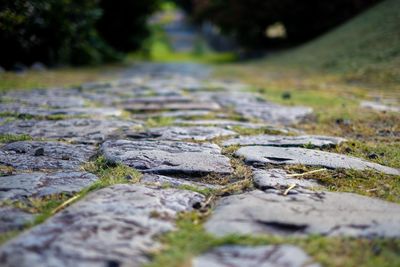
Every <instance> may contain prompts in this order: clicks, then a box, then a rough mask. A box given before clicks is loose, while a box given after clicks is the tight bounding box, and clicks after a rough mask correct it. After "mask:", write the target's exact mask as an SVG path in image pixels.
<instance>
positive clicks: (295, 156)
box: [0, 63, 400, 267]
mask: <svg viewBox="0 0 400 267" xmlns="http://www.w3.org/2000/svg"><path fill="white" fill-rule="evenodd" d="M208 73H209V71H208V70H207V69H206V68H205V67H203V66H200V65H194V64H150V63H149V64H141V65H137V66H136V67H134V68H132V70H130V71H129V73H128V72H127V73H125V74H124V76H125V77H124V78H123V79H121V80H116V81H112V82H106V83H90V84H82V85H81V86H79V87H76V88H64V89H47V90H45V89H40V90H39V89H38V90H23V91H22V90H21V91H18V90H14V91H9V92H6V93H4V94H3V95H2V99H3V101H2V103H1V105H0V112H2V114H7V113H8V114H14V115H18V116H14V117H13V119H5V118H2V119H1V125H0V132H1V133H2V134H9V136H10V137H11V136H20V137H21V136H24V137H26V139H27V140H23V141H15V142H9V143H5V144H3V145H1V147H0V164H1V167H2V176H1V177H0V200H1V201H2V203H4V204H3V205H2V206H1V208H0V217H1V227H0V231H1V232H3V233H4V232H8V231H13V230H14V231H15V230H18V229H22V227H23V226H24V225H26V223H28V222H30V221H34V217H35V214H32V213H29V212H27V210H29V209H27V207H29V206H30V205H32V203H30V202H31V201H32V199H33V198H42V199H44V200H43V201H46V199H47V200H51V199H52V198H55V196H57V195H63V196H73V195H74V194H77V193H78V196H80V197H79V199H75V201H74V202H73V203H71V205H70V206H68V205H64V206H61V208H59V209H58V210H57V211H58V212H54V214H51V216H50V217H49V218H48V219H47V220H45V221H44V222H43V223H39V224H37V225H36V226H34V227H33V228H31V229H29V230H27V231H25V232H24V233H22V234H20V235H18V236H16V237H15V238H12V239H11V240H10V241H8V242H6V243H5V244H3V246H2V247H1V248H0V261H1V262H2V266H142V265H143V264H145V263H148V262H149V261H150V259H151V257H149V255H150V254H151V253H153V252H154V251H157V250H158V249H160V247H161V243H160V242H159V237H160V236H161V235H163V234H165V233H167V232H169V231H173V230H174V229H176V227H175V223H174V222H175V219H176V218H177V217H178V216H179V214H181V213H189V212H194V211H196V212H199V213H202V214H206V215H205V216H206V219H205V223H204V228H205V231H207V232H208V233H210V234H212V235H215V236H217V237H223V236H226V235H230V234H243V235H250V236H251V235H256V236H257V235H260V234H266V235H278V236H307V235H315V234H318V235H322V236H351V237H368V238H377V237H399V236H400V227H399V226H400V206H399V205H398V204H395V203H390V202H386V201H383V200H378V199H373V198H369V197H366V196H361V195H356V194H351V193H341V192H329V191H328V190H327V189H326V188H324V187H323V185H321V184H319V183H318V182H317V181H316V180H312V179H302V178H303V176H304V175H303V174H296V173H295V172H293V170H291V169H290V168H288V166H291V165H294V166H297V165H299V164H300V165H304V166H312V167H315V168H314V169H313V170H311V172H319V171H324V170H325V169H338V168H339V169H343V168H344V169H356V170H374V171H377V172H382V173H387V174H392V175H399V170H397V169H393V168H389V167H386V166H382V165H379V164H376V163H371V162H368V161H365V160H363V159H359V158H355V157H350V156H345V155H339V154H335V153H332V152H329V148H330V147H334V146H335V145H337V144H340V143H342V142H346V140H345V139H343V138H338V137H330V136H313V135H307V134H306V133H304V132H301V131H299V130H297V129H296V128H295V127H293V125H295V124H296V123H297V122H299V121H300V120H302V119H304V118H305V117H307V116H309V115H310V114H312V112H313V111H312V109H310V108H308V107H299V106H291V107H287V106H281V105H278V104H274V103H271V102H267V101H265V100H263V99H262V98H261V97H259V96H258V95H256V94H254V93H251V92H250V91H248V90H247V89H248V87H247V86H246V85H245V84H239V83H233V82H227V81H217V80H212V79H209V78H207V77H208ZM126 76H129V77H126ZM260 133H263V134H260ZM102 168H103V169H102ZM107 168H108V170H109V172H107ZM130 168H133V169H135V170H137V171H138V172H140V174H139V173H138V172H134V171H132V169H130ZM121 170H122V171H121ZM118 172H122V178H121V177H119V179H117V180H115V181H113V180H112V178H110V177H116V176H118ZM306 174H307V173H306ZM120 176H121V175H120ZM110 179H111V180H110ZM93 185H95V186H93ZM87 188H90V190H87ZM79 192H81V193H80V194H79ZM82 192H83V193H82ZM64 199H65V198H64ZM71 202H72V201H71ZM7 203H8V204H7ZM15 203H18V205H16V204H15ZM24 203H25V204H24ZM67 206H68V207H67ZM293 255H295V256H293ZM192 264H193V266H196V267H197V266H199V267H200V266H201V267H207V266H318V263H317V262H314V261H313V260H312V259H311V258H310V257H309V256H308V255H307V254H306V253H305V252H304V251H302V250H301V249H300V248H298V247H296V246H293V245H285V244H282V245H266V246H256V247H246V246H239V245H224V246H220V247H215V248H213V249H212V250H209V251H207V252H206V253H205V254H203V255H199V256H197V257H194V258H193V259H192Z"/></svg>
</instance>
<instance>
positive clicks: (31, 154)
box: [0, 141, 96, 170]
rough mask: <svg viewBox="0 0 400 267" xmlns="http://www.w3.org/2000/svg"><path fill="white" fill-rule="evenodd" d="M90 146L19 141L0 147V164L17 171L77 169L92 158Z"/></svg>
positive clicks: (94, 151) (93, 151)
mask: <svg viewBox="0 0 400 267" xmlns="http://www.w3.org/2000/svg"><path fill="white" fill-rule="evenodd" d="M95 153H96V148H95V147H94V146H90V145H71V144H64V143H59V142H45V141H42V142H41V141H19V142H13V143H9V144H6V145H3V146H2V147H0V164H3V165H6V166H11V167H13V168H15V169H18V170H46V169H48V170H54V169H68V170H72V169H78V168H79V166H80V165H82V164H83V163H85V162H87V161H88V160H89V159H90V157H92V156H94V154H95Z"/></svg>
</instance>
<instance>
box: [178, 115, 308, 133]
mask: <svg viewBox="0 0 400 267" xmlns="http://www.w3.org/2000/svg"><path fill="white" fill-rule="evenodd" d="M220 115H221V114H220ZM175 123H176V124H181V125H204V126H218V127H225V128H227V129H231V128H232V127H235V126H238V127H242V128H248V129H266V130H269V131H274V132H279V133H282V134H287V133H298V134H300V133H302V132H301V131H300V130H297V129H294V128H290V127H278V126H274V125H268V124H265V123H254V122H243V121H235V120H221V119H216V120H182V119H178V120H175Z"/></svg>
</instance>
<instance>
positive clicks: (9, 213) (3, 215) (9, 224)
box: [0, 206, 34, 233]
mask: <svg viewBox="0 0 400 267" xmlns="http://www.w3.org/2000/svg"><path fill="white" fill-rule="evenodd" d="M33 220H34V216H33V215H32V214H30V213H27V212H25V211H22V210H20V209H16V208H13V207H9V206H1V207H0V233H5V232H9V231H16V230H22V229H23V228H24V226H25V225H26V224H27V223H29V222H31V221H33Z"/></svg>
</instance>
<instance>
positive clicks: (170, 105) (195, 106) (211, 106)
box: [123, 101, 220, 111]
mask: <svg viewBox="0 0 400 267" xmlns="http://www.w3.org/2000/svg"><path fill="white" fill-rule="evenodd" d="M123 107H124V109H126V110H128V111H161V110H218V109H220V106H219V105H218V104H216V103H206V102H194V101H193V102H176V103H175V102H161V103H133V104H125V105H124V106H123Z"/></svg>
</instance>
